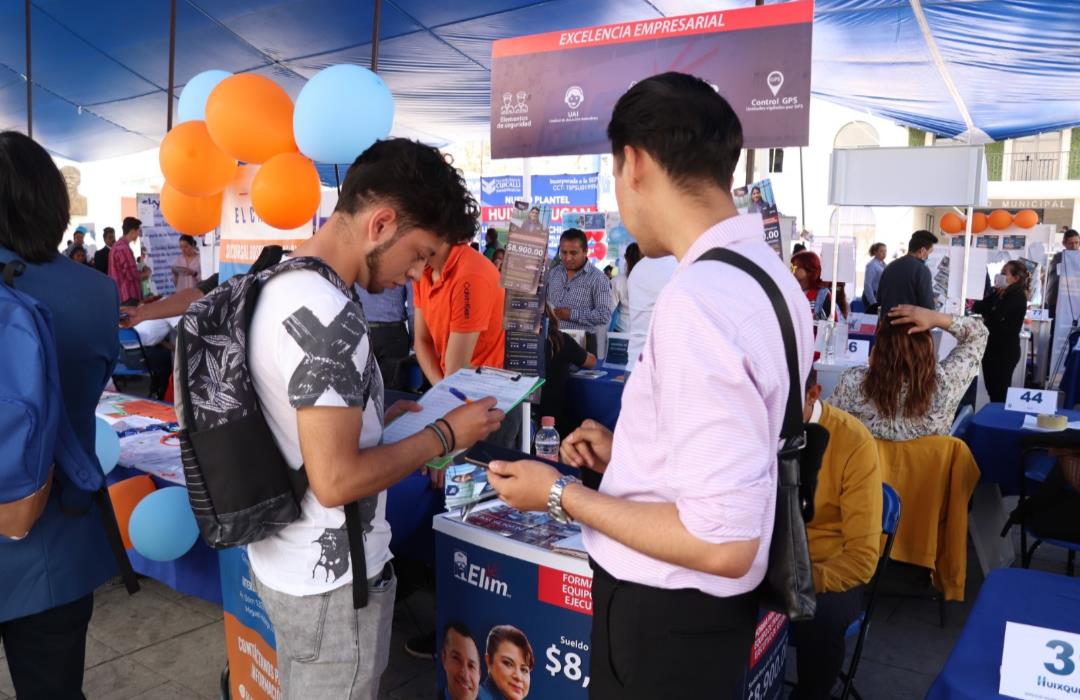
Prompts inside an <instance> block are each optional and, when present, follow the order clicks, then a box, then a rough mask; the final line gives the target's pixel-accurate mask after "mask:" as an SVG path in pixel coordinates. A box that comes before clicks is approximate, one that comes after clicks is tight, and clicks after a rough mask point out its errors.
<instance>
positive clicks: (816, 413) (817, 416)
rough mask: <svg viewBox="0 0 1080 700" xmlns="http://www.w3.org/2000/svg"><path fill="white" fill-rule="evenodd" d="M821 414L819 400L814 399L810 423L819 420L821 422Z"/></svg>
mask: <svg viewBox="0 0 1080 700" xmlns="http://www.w3.org/2000/svg"><path fill="white" fill-rule="evenodd" d="M821 414H822V409H821V401H815V402H814V410H813V413H811V414H810V422H811V423H819V422H821Z"/></svg>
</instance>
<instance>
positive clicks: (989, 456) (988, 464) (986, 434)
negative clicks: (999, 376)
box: [963, 403, 1080, 496]
mask: <svg viewBox="0 0 1080 700" xmlns="http://www.w3.org/2000/svg"><path fill="white" fill-rule="evenodd" d="M1059 413H1062V414H1064V415H1066V416H1068V418H1069V420H1070V421H1073V420H1080V411H1064V410H1063V411H1059ZM1023 424H1024V414H1023V413H1019V412H1016V411H1006V410H1005V405H1004V404H1000V403H989V404H986V405H985V406H983V407H982V408H981V409H979V412H978V413H976V414H975V416H974V418H973V419H972V421H971V425H970V426H969V427H968V430H967V433H966V434H965V435H964V436H963V438H964V441H965V442H967V444H968V446H969V447H970V448H971V454H972V455H973V456H974V457H975V463H976V464H978V465H979V471H980V472H982V481H988V482H991V483H995V484H998V485H999V486H1001V492H1002V493H1003V494H1004V495H1006V496H1008V495H1012V494H1016V493H1019V490H1018V489H1019V486H1020V459H1021V456H1022V453H1023V450H1022V449H1021V448H1020V438H1021V437H1023V436H1026V435H1033V434H1035V433H1034V431H1030V430H1024V429H1023V427H1022V426H1023ZM1029 466H1034V465H1029Z"/></svg>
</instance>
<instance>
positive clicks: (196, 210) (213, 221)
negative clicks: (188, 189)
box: [161, 182, 223, 236]
mask: <svg viewBox="0 0 1080 700" xmlns="http://www.w3.org/2000/svg"><path fill="white" fill-rule="evenodd" d="M222 196H223V193H221V192H218V193H217V194H212V195H210V196H209V197H189V196H187V195H186V194H184V193H183V192H181V191H179V190H177V189H176V188H175V187H173V186H172V185H170V184H169V183H167V182H166V183H165V186H164V187H162V188H161V215H162V216H164V217H165V221H167V222H168V224H169V226H172V227H173V228H174V229H176V230H177V231H179V232H180V233H186V234H188V235H189V236H201V235H203V234H206V233H209V232H210V231H213V230H214V229H215V228H217V227H218V225H219V224H220V223H221V199H222Z"/></svg>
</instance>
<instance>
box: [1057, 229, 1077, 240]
mask: <svg viewBox="0 0 1080 700" xmlns="http://www.w3.org/2000/svg"><path fill="white" fill-rule="evenodd" d="M1077 236H1080V231H1077V230H1076V229H1074V228H1070V229H1066V231H1065V235H1064V236H1062V237H1061V240H1063V241H1067V240H1069V239H1070V238H1076V237H1077Z"/></svg>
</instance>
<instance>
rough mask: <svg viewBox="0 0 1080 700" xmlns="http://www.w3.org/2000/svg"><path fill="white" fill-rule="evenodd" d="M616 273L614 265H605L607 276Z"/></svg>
mask: <svg viewBox="0 0 1080 700" xmlns="http://www.w3.org/2000/svg"><path fill="white" fill-rule="evenodd" d="M614 271H615V266H614V265H604V274H605V275H610V274H611V273H612V272H614Z"/></svg>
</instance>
